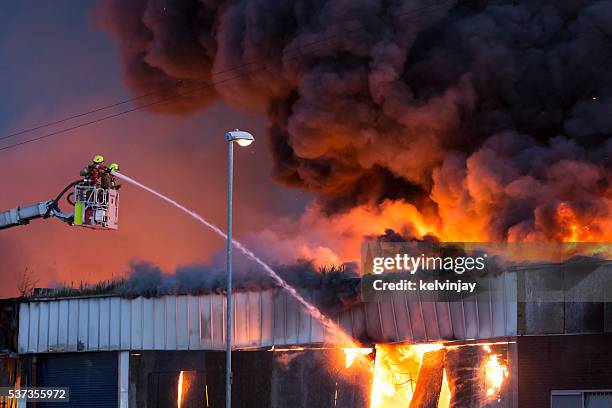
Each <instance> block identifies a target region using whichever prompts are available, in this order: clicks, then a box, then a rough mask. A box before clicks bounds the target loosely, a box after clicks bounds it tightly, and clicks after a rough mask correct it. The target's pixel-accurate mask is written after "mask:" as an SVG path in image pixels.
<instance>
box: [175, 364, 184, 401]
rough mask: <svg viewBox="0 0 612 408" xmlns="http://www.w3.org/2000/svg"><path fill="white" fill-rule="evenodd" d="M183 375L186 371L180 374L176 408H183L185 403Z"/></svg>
mask: <svg viewBox="0 0 612 408" xmlns="http://www.w3.org/2000/svg"><path fill="white" fill-rule="evenodd" d="M183 375H184V371H181V373H180V374H179V379H178V384H177V386H176V407H177V408H181V404H182V403H183Z"/></svg>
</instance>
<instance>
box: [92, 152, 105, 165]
mask: <svg viewBox="0 0 612 408" xmlns="http://www.w3.org/2000/svg"><path fill="white" fill-rule="evenodd" d="M93 162H94V163H96V164H100V163H103V162H104V156H102V155H101V154H96V155H95V156H94V157H93Z"/></svg>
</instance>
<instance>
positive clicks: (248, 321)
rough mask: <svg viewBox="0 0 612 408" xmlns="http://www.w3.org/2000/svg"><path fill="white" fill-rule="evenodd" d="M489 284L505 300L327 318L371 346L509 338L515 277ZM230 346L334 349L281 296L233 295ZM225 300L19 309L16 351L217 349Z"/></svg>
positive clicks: (85, 301) (385, 306)
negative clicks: (232, 341)
mask: <svg viewBox="0 0 612 408" xmlns="http://www.w3.org/2000/svg"><path fill="white" fill-rule="evenodd" d="M495 279H496V280H494V281H492V282H491V285H493V286H495V287H496V288H498V289H500V290H502V292H503V293H505V294H506V295H507V297H506V301H499V299H498V300H496V301H493V300H492V299H490V297H489V296H486V295H484V296H482V295H481V296H478V297H477V296H472V297H470V298H466V299H463V300H462V301H456V302H420V301H415V300H414V299H410V300H408V299H407V298H406V297H405V296H404V295H403V294H401V293H398V294H397V295H395V296H394V297H393V298H392V299H389V301H386V302H369V303H361V304H358V305H356V306H354V307H352V308H350V309H349V310H346V311H344V312H343V313H341V314H340V315H339V316H332V319H333V320H335V321H336V322H337V323H338V324H339V325H340V326H341V327H343V328H344V330H345V331H346V332H347V333H348V334H349V335H352V336H354V337H356V338H358V339H359V338H361V339H369V340H370V341H372V342H427V341H439V340H463V339H488V338H495V337H506V336H515V335H516V333H517V330H516V324H517V319H516V313H517V310H516V302H515V301H512V299H516V278H515V276H514V275H513V274H503V275H501V276H500V277H498V278H495ZM232 322H233V328H234V344H235V347H236V348H237V349H240V348H268V347H271V346H277V347H282V346H292V345H301V344H320V343H335V342H336V341H337V334H336V333H326V332H325V330H324V329H323V327H322V326H321V324H319V322H318V321H316V320H314V319H313V318H312V317H311V316H310V315H308V314H306V313H305V312H304V310H303V309H302V308H301V307H300V305H299V304H298V302H297V301H296V300H295V299H293V298H292V297H291V296H290V295H289V294H288V293H287V292H284V291H280V290H266V291H261V292H238V293H235V295H234V318H233V319H232ZM224 349H225V296H223V295H221V294H207V295H200V296H162V297H157V298H149V299H147V298H142V297H138V298H134V299H127V298H119V297H91V298H81V299H69V300H68V299H56V300H54V299H49V300H39V301H30V302H24V303H22V304H21V305H20V315H19V352H20V353H44V352H62V351H96V350H224Z"/></svg>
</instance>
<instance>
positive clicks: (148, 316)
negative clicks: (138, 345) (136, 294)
mask: <svg viewBox="0 0 612 408" xmlns="http://www.w3.org/2000/svg"><path fill="white" fill-rule="evenodd" d="M153 307H154V303H153V299H143V300H142V348H143V349H145V350H153V349H154V348H155V343H154V340H155V330H154V329H155V327H154V323H155V318H154V315H153Z"/></svg>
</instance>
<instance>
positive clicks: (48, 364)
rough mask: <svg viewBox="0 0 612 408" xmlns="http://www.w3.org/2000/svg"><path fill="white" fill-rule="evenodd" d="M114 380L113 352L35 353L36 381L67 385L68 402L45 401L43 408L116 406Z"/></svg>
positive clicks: (52, 384)
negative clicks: (36, 360) (36, 364)
mask: <svg viewBox="0 0 612 408" xmlns="http://www.w3.org/2000/svg"><path fill="white" fill-rule="evenodd" d="M117 384H118V383H117V353H113V352H99V353H65V354H46V355H39V356H38V378H37V385H38V386H39V387H69V388H70V403H68V404H67V403H45V404H44V406H45V408H56V407H57V408H117V406H118V402H117V398H118V388H117ZM41 405H42V404H41Z"/></svg>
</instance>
